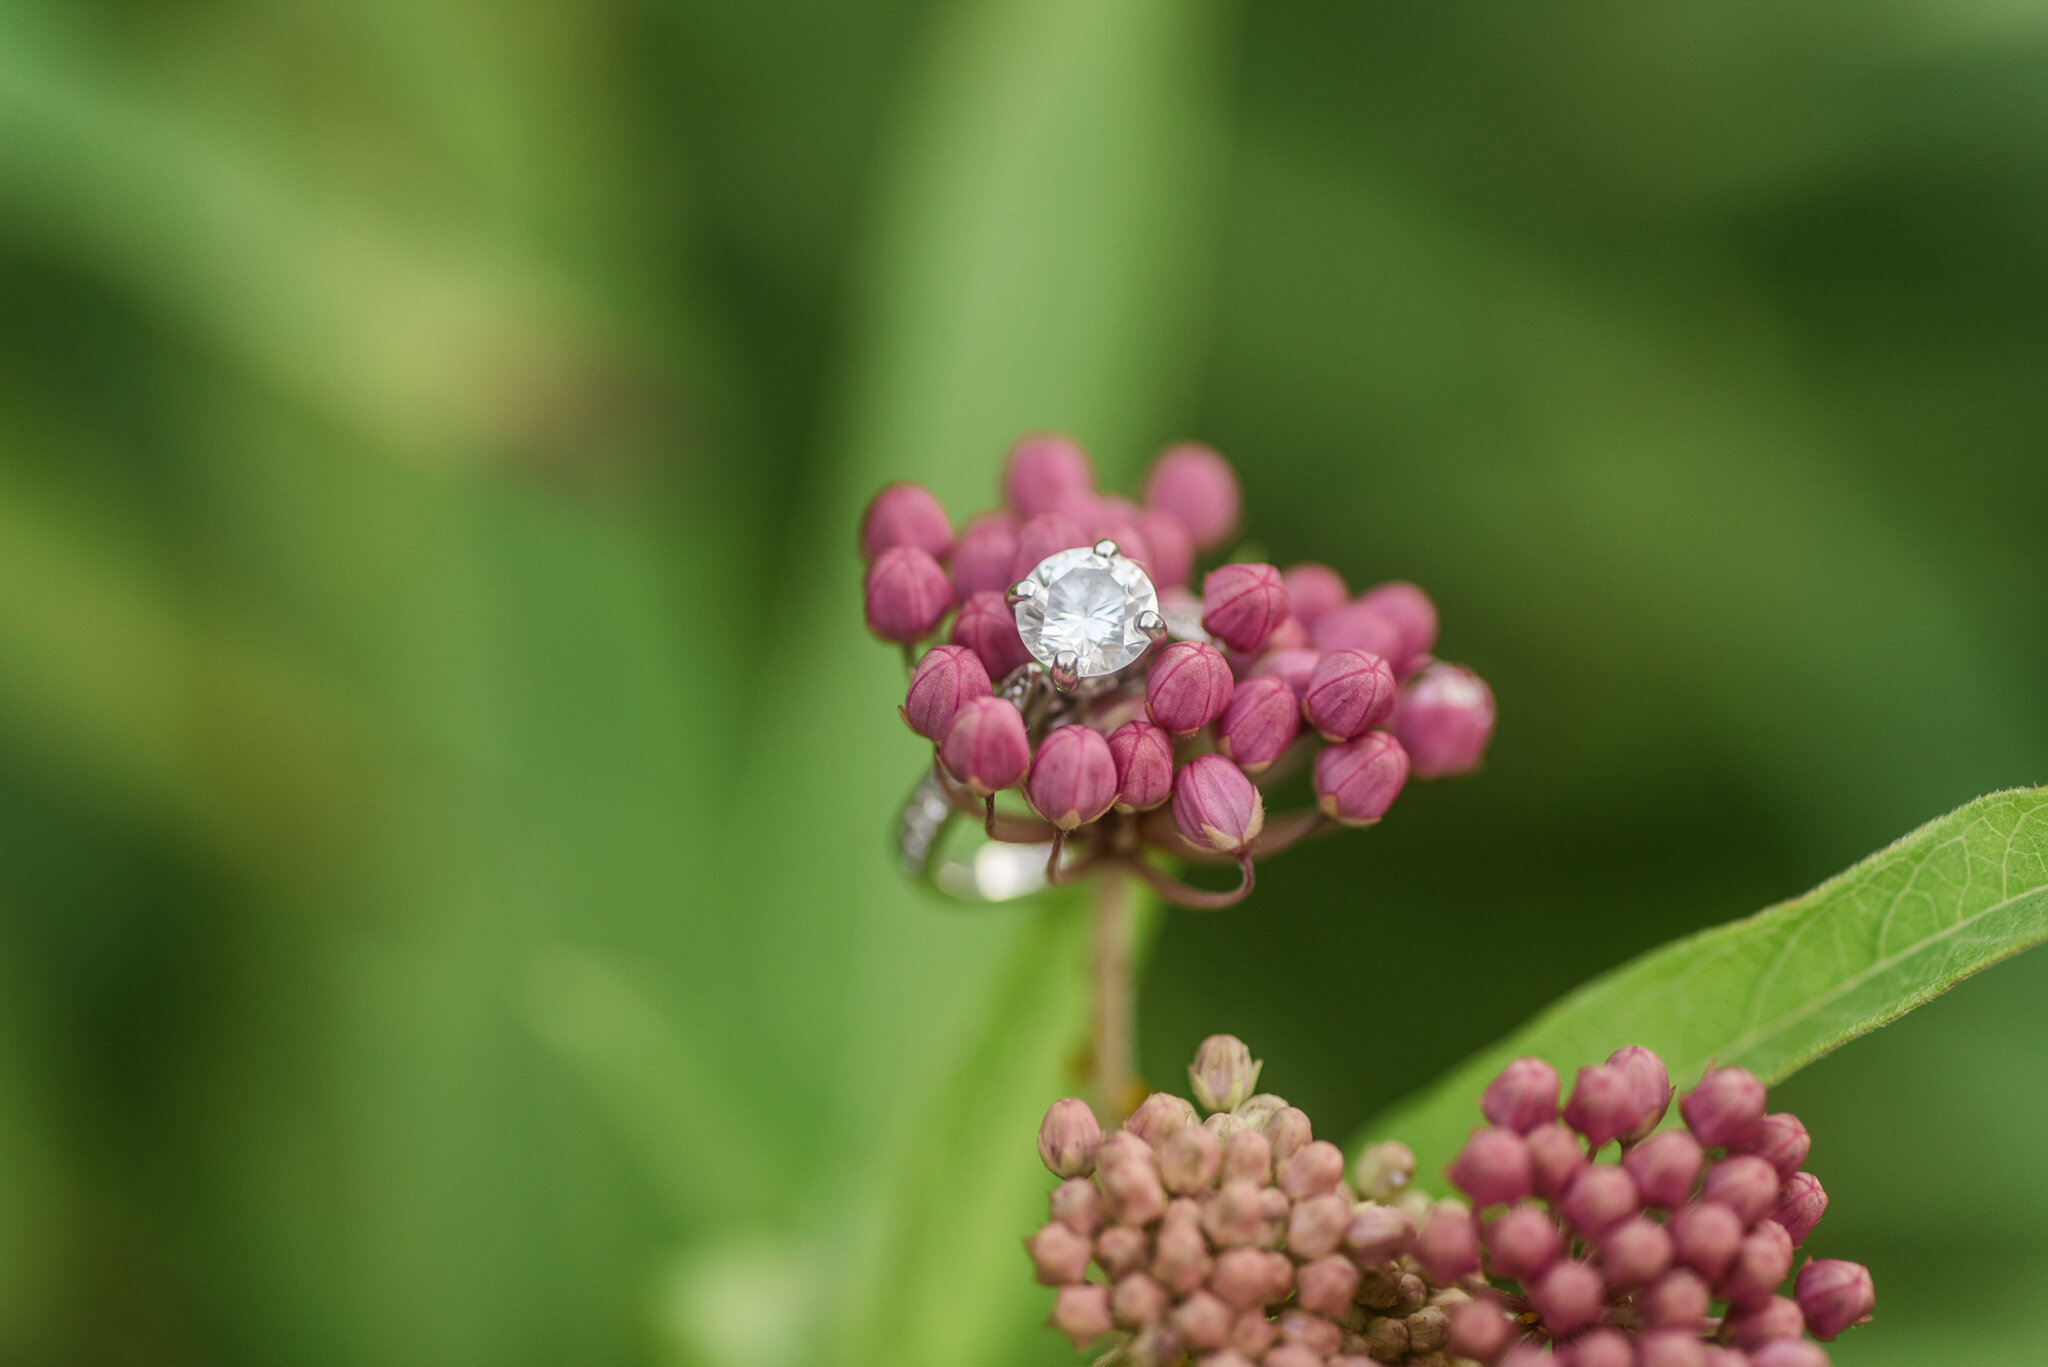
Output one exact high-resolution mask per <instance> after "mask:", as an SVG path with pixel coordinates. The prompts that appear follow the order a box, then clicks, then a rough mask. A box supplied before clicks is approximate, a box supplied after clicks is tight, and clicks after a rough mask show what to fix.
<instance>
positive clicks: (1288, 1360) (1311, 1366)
mask: <svg viewBox="0 0 2048 1367" xmlns="http://www.w3.org/2000/svg"><path fill="white" fill-rule="evenodd" d="M1259 1361H1260V1362H1261V1363H1262V1364H1263V1367H1323V1355H1322V1354H1321V1353H1318V1352H1317V1351H1316V1350H1315V1349H1313V1348H1311V1347H1309V1346H1308V1345H1307V1344H1303V1343H1283V1344H1281V1345H1280V1346H1279V1347H1278V1348H1275V1349H1274V1350H1273V1351H1271V1352H1270V1353H1267V1354H1266V1356H1264V1357H1263V1358H1261V1359H1259Z"/></svg>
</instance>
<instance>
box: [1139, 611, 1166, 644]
mask: <svg viewBox="0 0 2048 1367" xmlns="http://www.w3.org/2000/svg"><path fill="white" fill-rule="evenodd" d="M1137 625H1138V630H1140V631H1142V632H1144V633H1145V639H1146V640H1148V641H1150V642H1151V643H1152V644H1153V645H1155V646H1163V645H1165V644H1166V619H1165V618H1164V617H1161V616H1160V615H1159V614H1158V613H1156V612H1153V611H1150V610H1149V609H1148V610H1147V611H1144V612H1141V613H1139V614H1138V624H1137Z"/></svg>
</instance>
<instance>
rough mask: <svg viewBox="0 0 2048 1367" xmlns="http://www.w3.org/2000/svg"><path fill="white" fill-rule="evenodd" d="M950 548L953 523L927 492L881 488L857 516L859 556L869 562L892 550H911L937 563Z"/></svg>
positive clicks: (901, 486) (906, 486) (910, 486)
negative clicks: (913, 549) (905, 547)
mask: <svg viewBox="0 0 2048 1367" xmlns="http://www.w3.org/2000/svg"><path fill="white" fill-rule="evenodd" d="M952 544H953V523H952V521H951V520H950V519H948V518H947V516H946V510H945V509H944V508H941V507H940V506H939V501H938V500H937V499H936V498H933V497H932V493H931V490H929V489H926V488H924V487H923V486H921V485H917V484H900V483H899V484H885V485H883V486H882V492H880V493H878V494H876V495H875V496H874V498H873V500H871V501H870V502H869V504H868V507H867V511H866V512H864V513H862V514H861V515H860V553H861V556H862V558H863V559H867V560H872V559H874V558H875V557H876V556H878V555H880V554H881V553H882V552H883V551H886V550H888V549H889V548H890V547H892V546H915V547H916V548H917V549H919V550H921V551H923V552H924V553H925V554H926V555H929V556H930V557H932V559H934V560H937V559H939V558H941V557H943V556H944V555H945V554H946V551H947V549H948V548H949V547H951V546H952Z"/></svg>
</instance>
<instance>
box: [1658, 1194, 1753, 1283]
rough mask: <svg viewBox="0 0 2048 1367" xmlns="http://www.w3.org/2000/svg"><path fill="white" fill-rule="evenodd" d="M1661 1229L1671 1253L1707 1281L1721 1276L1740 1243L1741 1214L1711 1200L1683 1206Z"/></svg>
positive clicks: (1731, 1260)
mask: <svg viewBox="0 0 2048 1367" xmlns="http://www.w3.org/2000/svg"><path fill="white" fill-rule="evenodd" d="M1664 1229H1665V1232H1666V1233H1668V1234H1669V1235H1670V1236H1671V1256H1672V1257H1674V1258H1676V1259H1677V1260H1678V1261H1679V1262H1680V1263H1682V1264H1684V1265H1685V1266H1686V1267H1689V1268H1691V1269H1692V1270H1693V1271H1695V1272H1697V1273H1699V1274H1700V1275H1701V1276H1702V1277H1705V1278H1706V1279H1707V1280H1708V1281H1709V1282H1717V1281H1719V1280H1720V1279H1721V1274H1722V1273H1724V1272H1726V1271H1727V1270H1728V1264H1730V1263H1731V1262H1733V1261H1735V1250H1736V1249H1737V1247H1739V1246H1740V1245H1741V1243H1742V1218H1741V1217H1740V1216H1738V1215H1737V1214H1736V1213H1735V1212H1734V1211H1732V1210H1730V1209H1728V1207H1726V1206H1723V1205H1716V1204H1712V1203H1701V1204H1698V1205H1690V1206H1686V1207H1684V1208H1683V1209H1682V1210H1679V1211H1677V1212H1676V1213H1674V1214H1673V1215H1672V1217H1671V1219H1670V1220H1669V1221H1667V1222H1666V1223H1665V1225H1664Z"/></svg>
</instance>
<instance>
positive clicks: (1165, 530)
mask: <svg viewBox="0 0 2048 1367" xmlns="http://www.w3.org/2000/svg"><path fill="white" fill-rule="evenodd" d="M1137 519H1138V531H1139V532H1140V533H1141V534H1143V536H1144V538H1145V546H1146V548H1147V550H1149V551H1150V553H1151V558H1150V559H1148V560H1146V561H1145V562H1144V568H1145V577H1146V578H1148V579H1150V580H1151V581H1152V587H1153V588H1155V589H1177V588H1179V587H1181V586H1182V585H1184V584H1186V583H1187V582H1188V576H1189V575H1191V574H1193V573H1194V572H1195V539H1194V537H1192V536H1190V535H1189V534H1188V529H1187V524H1185V523H1183V522H1182V521H1181V520H1180V519H1179V518H1177V517H1175V516H1174V515H1173V514H1172V513H1162V512H1160V511H1158V510H1157V509H1155V508H1146V509H1142V510H1140V511H1139V513H1138V515H1137ZM1124 554H1125V555H1130V551H1129V550H1128V549H1126V550H1125V551H1124ZM1131 558H1132V559H1134V560H1135V559H1136V558H1137V557H1136V556H1132V557H1131Z"/></svg>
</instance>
